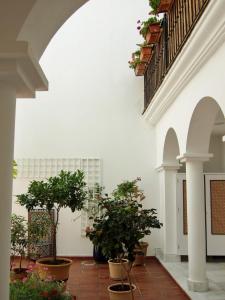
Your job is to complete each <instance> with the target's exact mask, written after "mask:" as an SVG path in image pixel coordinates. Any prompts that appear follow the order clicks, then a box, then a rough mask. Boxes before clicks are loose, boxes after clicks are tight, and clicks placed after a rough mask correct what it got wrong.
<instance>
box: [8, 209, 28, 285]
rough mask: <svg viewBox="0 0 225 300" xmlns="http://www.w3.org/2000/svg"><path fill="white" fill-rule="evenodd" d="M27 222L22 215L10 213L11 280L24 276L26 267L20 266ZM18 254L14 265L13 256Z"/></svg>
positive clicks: (24, 250)
mask: <svg viewBox="0 0 225 300" xmlns="http://www.w3.org/2000/svg"><path fill="white" fill-rule="evenodd" d="M27 231H28V229H27V222H26V219H25V218H24V217H22V216H18V215H16V214H12V216H11V253H12V255H11V260H10V271H11V272H10V277H11V280H15V279H22V278H24V277H26V275H27V273H26V271H27V268H26V267H22V261H23V257H25V255H26V249H27V245H28V234H27ZM16 255H17V256H19V266H18V267H14V258H15V256H16Z"/></svg>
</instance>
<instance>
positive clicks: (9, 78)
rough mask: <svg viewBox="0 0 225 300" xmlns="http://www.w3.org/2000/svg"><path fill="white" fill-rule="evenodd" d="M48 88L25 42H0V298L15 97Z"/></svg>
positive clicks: (4, 295) (5, 275) (3, 294)
mask: <svg viewBox="0 0 225 300" xmlns="http://www.w3.org/2000/svg"><path fill="white" fill-rule="evenodd" d="M47 89H48V82H47V79H46V77H45V75H44V73H43V71H42V69H41V67H40V65H39V63H38V61H37V60H36V59H35V57H33V56H32V51H31V49H30V47H29V45H28V43H27V42H25V41H5V42H4V43H2V44H0V254H1V255H0V266H1V268H0V299H1V300H8V299H9V269H10V264H9V259H10V219H11V206H12V161H13V146H14V127H15V106H16V97H17V98H32V97H35V91H36V90H38V91H42V90H47Z"/></svg>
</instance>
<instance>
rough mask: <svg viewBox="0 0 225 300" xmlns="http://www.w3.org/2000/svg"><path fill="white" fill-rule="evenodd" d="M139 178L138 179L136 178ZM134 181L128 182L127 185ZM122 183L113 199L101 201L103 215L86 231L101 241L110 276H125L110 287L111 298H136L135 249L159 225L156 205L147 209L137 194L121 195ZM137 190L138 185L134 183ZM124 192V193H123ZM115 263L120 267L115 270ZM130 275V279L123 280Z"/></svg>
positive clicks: (113, 277) (92, 237)
mask: <svg viewBox="0 0 225 300" xmlns="http://www.w3.org/2000/svg"><path fill="white" fill-rule="evenodd" d="M134 182H136V180H135V181H134ZM127 185H131V186H133V182H126V186H127ZM123 187H124V185H123V186H118V188H117V190H115V191H114V193H113V198H112V199H109V198H108V199H103V201H101V202H100V203H99V205H100V207H101V208H102V210H103V214H102V215H101V216H100V217H97V218H95V220H94V224H93V230H92V231H90V232H88V233H87V236H88V237H89V238H90V240H91V241H92V242H93V243H94V244H97V245H100V246H101V248H102V252H103V254H104V255H106V256H107V257H110V260H109V271H110V277H111V278H112V279H116V280H122V282H120V283H116V284H112V285H110V286H109V287H108V291H109V294H110V300H114V299H134V298H133V297H134V295H133V292H134V290H135V286H134V285H133V284H132V283H131V280H130V276H129V274H130V271H131V267H132V262H133V261H134V258H135V257H134V249H135V246H136V245H138V244H139V240H140V239H141V238H143V237H144V236H145V235H149V234H151V230H150V229H151V228H160V227H161V223H160V222H159V220H158V219H157V216H156V210H155V209H144V208H143V206H142V204H141V203H140V202H139V201H137V198H136V197H130V195H128V194H126V195H127V197H125V196H122V195H121V191H122V189H123ZM134 189H135V190H134V193H135V192H137V193H138V191H136V187H134ZM123 195H124V193H123ZM113 265H115V267H116V268H117V271H116V272H114V271H113V270H112V268H111V267H112V266H113ZM126 278H128V282H124V280H125V279H126Z"/></svg>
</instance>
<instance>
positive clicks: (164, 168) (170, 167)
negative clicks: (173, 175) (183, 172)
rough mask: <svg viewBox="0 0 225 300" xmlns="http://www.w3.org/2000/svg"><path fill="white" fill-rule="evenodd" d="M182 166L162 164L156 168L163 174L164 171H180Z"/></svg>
mask: <svg viewBox="0 0 225 300" xmlns="http://www.w3.org/2000/svg"><path fill="white" fill-rule="evenodd" d="M181 166H182V165H181V164H179V163H172V162H171V163H162V164H161V165H160V166H158V167H156V168H155V169H156V171H157V172H162V171H172V170H174V171H177V170H179V169H180V167H181Z"/></svg>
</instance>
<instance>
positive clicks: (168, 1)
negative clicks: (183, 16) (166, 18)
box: [157, 0, 174, 13]
mask: <svg viewBox="0 0 225 300" xmlns="http://www.w3.org/2000/svg"><path fill="white" fill-rule="evenodd" d="M173 2H174V0H160V2H159V6H158V8H157V12H158V13H162V12H168V11H170V9H171V7H172V5H173Z"/></svg>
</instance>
